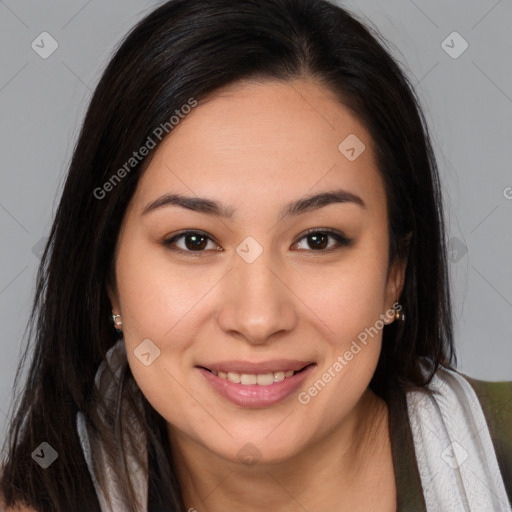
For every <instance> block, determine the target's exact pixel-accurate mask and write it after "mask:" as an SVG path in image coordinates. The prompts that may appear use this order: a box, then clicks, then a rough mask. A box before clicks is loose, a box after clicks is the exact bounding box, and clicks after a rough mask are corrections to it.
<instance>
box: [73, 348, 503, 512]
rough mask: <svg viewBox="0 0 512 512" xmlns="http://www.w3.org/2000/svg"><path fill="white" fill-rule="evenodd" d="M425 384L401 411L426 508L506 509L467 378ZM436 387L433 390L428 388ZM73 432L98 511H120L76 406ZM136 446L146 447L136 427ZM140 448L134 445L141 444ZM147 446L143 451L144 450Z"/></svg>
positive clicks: (141, 487)
mask: <svg viewBox="0 0 512 512" xmlns="http://www.w3.org/2000/svg"><path fill="white" fill-rule="evenodd" d="M106 360H107V361H108V364H109V365H110V366H111V368H112V370H113V371H114V374H115V375H116V377H117V378H119V375H120V372H121V370H122V368H123V366H124V365H127V364H128V362H127V359H126V349H125V345H124V341H123V340H119V341H118V342H117V343H116V344H115V345H114V346H113V347H112V348H111V349H110V350H109V351H108V352H107V358H106ZM105 369H106V362H105V361H103V362H102V363H101V365H100V366H99V368H98V371H97V373H96V377H95V381H94V383H95V386H96V387H97V388H98V389H99V390H100V393H101V396H106V397H107V398H108V399H109V400H111V401H112V403H113V401H114V398H113V397H114V396H115V383H114V382H113V380H112V377H111V375H110V373H109V372H105ZM428 388H429V389H428V390H422V391H414V392H409V393H407V395H406V398H407V409H408V414H409V418H410V424H411V430H412V434H413V440H414V449H415V453H416V456H417V464H418V469H419V473H420V478H421V484H422V489H423V494H424V497H425V503H426V506H427V511H428V512H512V508H511V507H510V505H509V502H508V497H507V493H506V490H505V485H504V483H503V480H502V477H501V474H500V470H499V467H498V462H497V459H496V455H495V452H494V447H493V444H492V441H491V436H490V434H489V429H488V427H487V424H486V421H485V417H484V414H483V412H482V408H481V407H480V404H479V401H478V398H477V397H476V394H475V392H474V391H473V389H472V388H471V386H470V385H469V384H468V382H467V381H466V380H465V379H464V378H463V377H462V376H460V375H459V374H458V373H456V372H454V371H451V370H446V369H439V371H438V372H437V373H436V375H435V376H434V377H433V379H432V381H431V383H430V384H429V386H428ZM432 391H435V392H437V393H432ZM122 410H123V422H125V423H124V424H125V425H133V428H135V429H136V428H137V424H136V422H135V421H134V420H133V418H134V417H133V415H131V414H130V411H128V410H127V408H126V407H123V409H122ZM76 421H77V431H78V435H79V438H80V443H81V446H82V450H83V453H84V457H85V460H86V462H87V466H88V468H89V472H90V474H91V478H92V482H93V484H94V488H95V490H96V494H97V496H98V500H99V503H100V507H101V512H124V511H125V510H127V505H126V503H125V502H124V501H123V498H122V496H123V493H122V492H121V487H120V485H119V483H118V482H117V481H116V480H115V478H114V476H115V473H116V471H115V469H114V467H115V465H112V463H110V462H109V461H108V460H107V459H106V456H105V451H104V450H103V446H102V444H101V443H100V442H99V441H98V439H97V438H96V436H95V434H94V431H93V430H92V429H91V427H90V425H89V424H88V422H87V420H86V418H85V416H84V415H83V414H82V412H80V411H79V412H78V413H77V417H76ZM139 432H140V435H138V439H139V440H140V445H139V446H140V447H144V450H146V448H145V446H146V442H145V437H144V435H143V434H142V432H141V431H140V429H139ZM125 449H126V451H127V457H128V460H129V467H130V475H131V477H132V482H133V486H134V489H137V490H138V491H137V492H138V493H139V503H138V504H135V505H136V507H137V512H147V498H148V478H147V473H146V470H145V468H144V467H142V466H140V465H139V464H138V463H137V462H136V460H135V458H134V457H133V455H131V454H130V453H132V454H133V450H135V449H137V448H136V447H134V446H133V445H132V444H130V443H129V442H128V441H126V442H125ZM139 449H140V448H139ZM146 451H147V450H146ZM93 461H95V464H98V465H99V466H100V467H102V468H105V472H106V485H107V489H108V495H109V496H110V497H111V500H112V506H109V505H108V503H107V499H106V497H105V493H104V492H103V490H102V489H101V487H100V485H99V483H98V479H97V477H96V471H95V469H94V466H93ZM146 463H147V454H146Z"/></svg>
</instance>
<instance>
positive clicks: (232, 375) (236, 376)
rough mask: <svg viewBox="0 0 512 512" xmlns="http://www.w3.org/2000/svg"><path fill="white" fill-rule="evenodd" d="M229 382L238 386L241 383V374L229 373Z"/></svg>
mask: <svg viewBox="0 0 512 512" xmlns="http://www.w3.org/2000/svg"><path fill="white" fill-rule="evenodd" d="M227 375H228V380H230V381H231V382H234V383H235V384H238V383H239V382H240V374H239V373H235V372H228V374H227Z"/></svg>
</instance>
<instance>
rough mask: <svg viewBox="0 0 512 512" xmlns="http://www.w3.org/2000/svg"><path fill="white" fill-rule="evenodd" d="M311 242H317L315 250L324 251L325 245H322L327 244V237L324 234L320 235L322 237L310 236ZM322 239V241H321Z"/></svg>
mask: <svg viewBox="0 0 512 512" xmlns="http://www.w3.org/2000/svg"><path fill="white" fill-rule="evenodd" d="M309 238H310V240H315V242H314V248H316V249H324V248H325V243H322V242H325V241H326V240H327V236H326V235H324V234H320V235H310V237H309ZM320 239H322V240H320ZM318 242H320V243H318Z"/></svg>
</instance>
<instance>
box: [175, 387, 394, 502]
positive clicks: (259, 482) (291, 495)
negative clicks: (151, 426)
mask: <svg viewBox="0 0 512 512" xmlns="http://www.w3.org/2000/svg"><path fill="white" fill-rule="evenodd" d="M387 418H388V416H387V406H386V404H385V402H384V401H383V400H381V399H380V398H379V397H377V396H376V395H375V394H374V393H373V392H371V391H370V390H367V391H366V392H365V393H364V395H363V396H362V397H361V399H360V400H359V402H358V404H357V406H356V407H355V408H354V410H352V412H351V414H350V417H347V418H345V420H344V421H343V422H341V424H339V425H338V426H337V427H336V428H335V429H334V430H332V431H331V432H328V433H327V434H326V435H324V436H323V437H322V438H321V439H319V440H318V441H316V442H315V443H312V444H310V445H308V447H307V448H306V449H303V450H301V451H300V453H297V454H296V455H295V456H294V457H292V458H290V459H288V460H286V461H283V462H280V463H275V464H255V465H250V466H247V465H244V464H241V463H235V462H232V461H229V460H225V459H223V458H221V457H218V456H217V455H216V454H214V453H212V452H211V451H209V450H207V449H206V448H204V446H202V445H199V444H197V443H195V442H194V441H192V440H191V439H190V438H188V437H186V436H184V435H183V434H181V433H178V432H176V431H175V430H174V429H170V428H169V436H170V441H171V446H172V450H173V457H174V459H175V464H176V468H177V471H178V475H179V480H180V486H181V491H182V496H183V500H184V504H185V505H186V507H185V510H190V509H192V510H194V509H196V510H198V511H199V512H203V511H207V512H218V511H221V510H233V509H235V508H240V510H244V511H247V512H253V511H254V512H255V511H261V510H262V509H264V508H268V509H269V510H272V511H276V512H280V511H285V510H286V511H289V510H298V511H299V510H304V509H306V510H327V509H329V508H332V505H333V503H336V507H335V508H336V510H345V509H346V510H354V509H357V510H359V508H358V507H361V504H362V500H363V501H364V503H368V504H370V503H375V505H376V506H377V508H379V510H384V509H383V508H382V495H381V496H380V497H379V496H378V494H379V490H380V491H382V488H385V489H387V490H388V491H389V490H390V489H391V488H392V490H393V496H392V497H391V496H388V498H389V499H390V500H391V501H392V499H394V473H393V469H392V457H391V446H390V442H389V430H388V420H387ZM390 470H391V473H392V482H391V478H390V474H389V473H390ZM380 481H382V485H379V482H380ZM312 489H314V490H315V491H314V492H312ZM373 495H375V496H373ZM354 505H357V506H356V507H355V508H354V507H353V506H354ZM290 507H291V508H290ZM390 510H391V507H390Z"/></svg>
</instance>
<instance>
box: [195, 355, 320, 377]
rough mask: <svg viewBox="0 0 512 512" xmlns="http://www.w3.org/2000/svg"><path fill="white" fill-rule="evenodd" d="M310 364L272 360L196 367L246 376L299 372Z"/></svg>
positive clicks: (230, 362)
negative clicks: (244, 374)
mask: <svg viewBox="0 0 512 512" xmlns="http://www.w3.org/2000/svg"><path fill="white" fill-rule="evenodd" d="M310 364H312V361H299V360H297V359H273V360H271V361H262V362H260V363H254V362H250V361H222V362H219V363H209V364H208V363H207V364H202V365H198V366H200V367H203V368H206V369H207V370H212V371H215V372H219V371H220V372H226V373H227V372H236V373H248V374H260V373H273V372H279V371H287V370H294V371H299V370H302V369H303V368H305V367H306V366H309V365H310Z"/></svg>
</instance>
